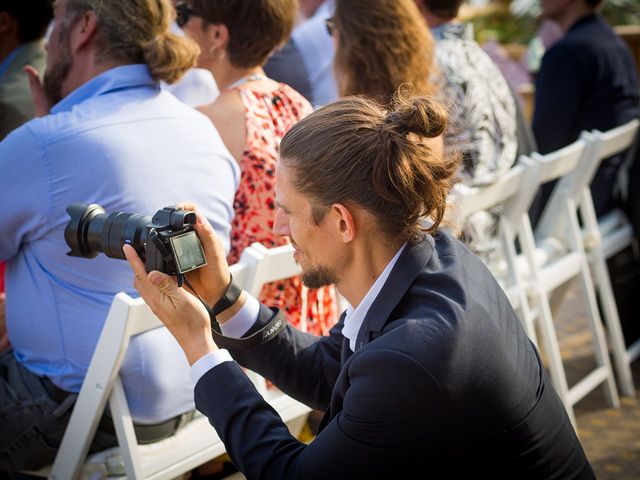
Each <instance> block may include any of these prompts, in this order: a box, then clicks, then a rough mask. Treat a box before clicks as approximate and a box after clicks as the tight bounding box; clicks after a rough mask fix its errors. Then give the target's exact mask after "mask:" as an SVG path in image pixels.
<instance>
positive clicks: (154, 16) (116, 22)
mask: <svg viewBox="0 0 640 480" xmlns="http://www.w3.org/2000/svg"><path fill="white" fill-rule="evenodd" d="M89 10H91V11H93V12H95V14H96V16H97V19H98V26H99V42H100V53H99V57H98V58H99V60H102V61H116V62H121V63H122V64H129V63H145V64H146V65H147V66H148V67H149V70H150V72H151V75H152V77H153V78H154V80H163V81H165V82H167V83H173V82H176V81H177V80H179V79H180V78H181V77H182V75H184V73H185V72H186V71H187V70H188V69H189V68H191V67H193V66H194V65H195V64H196V61H197V59H198V54H199V53H200V51H199V49H198V46H197V45H196V44H195V43H194V42H193V41H192V40H190V39H188V38H187V37H180V36H178V35H176V34H174V33H171V32H170V31H169V29H170V26H171V22H172V20H173V19H174V17H175V9H174V8H173V6H172V5H171V2H170V1H169V0H127V1H124V0H118V1H112V2H104V0H67V4H66V10H65V18H67V19H68V18H76V17H77V15H80V14H82V13H84V12H86V11H89Z"/></svg>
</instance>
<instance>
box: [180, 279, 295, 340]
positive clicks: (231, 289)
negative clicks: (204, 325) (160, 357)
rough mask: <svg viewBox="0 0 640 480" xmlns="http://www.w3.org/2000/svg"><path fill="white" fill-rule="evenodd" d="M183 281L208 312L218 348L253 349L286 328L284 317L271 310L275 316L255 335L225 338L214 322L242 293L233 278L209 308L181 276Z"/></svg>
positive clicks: (280, 312)
mask: <svg viewBox="0 0 640 480" xmlns="http://www.w3.org/2000/svg"><path fill="white" fill-rule="evenodd" d="M183 280H184V282H185V284H186V286H187V287H188V288H189V289H190V290H191V291H192V292H193V293H194V294H195V295H196V297H198V299H199V300H200V301H201V302H202V304H203V305H204V306H205V307H206V309H207V311H208V312H209V318H210V320H211V336H212V337H213V340H214V341H215V342H216V345H218V347H220V348H229V349H232V350H244V349H246V348H251V347H255V346H256V345H261V344H263V343H267V342H268V341H269V340H271V339H272V338H274V337H275V336H277V335H278V334H279V333H280V332H282V330H284V328H285V327H286V326H287V320H286V319H285V317H284V314H283V313H282V311H281V310H279V309H271V311H272V312H275V315H274V316H273V318H272V319H271V320H269V323H267V324H266V325H265V326H264V327H262V328H261V329H260V330H258V331H257V332H255V333H252V334H251V335H249V336H247V337H242V338H232V337H226V336H224V335H223V334H222V330H220V325H219V324H218V321H217V320H216V314H219V313H220V312H223V311H224V310H226V309H227V308H229V307H230V306H231V305H233V304H234V303H235V302H236V300H237V299H238V298H239V297H240V294H241V293H242V288H240V286H238V285H237V284H236V283H235V282H234V281H233V277H231V278H230V279H229V285H228V286H227V288H226V290H225V292H224V294H223V295H222V298H223V299H221V300H219V301H218V302H217V303H216V305H214V306H213V307H212V308H210V307H209V306H208V305H207V303H206V302H205V301H204V300H203V299H202V297H201V296H200V295H199V294H198V292H196V290H195V289H194V288H193V286H192V285H191V283H190V282H189V280H187V278H186V277H184V276H183Z"/></svg>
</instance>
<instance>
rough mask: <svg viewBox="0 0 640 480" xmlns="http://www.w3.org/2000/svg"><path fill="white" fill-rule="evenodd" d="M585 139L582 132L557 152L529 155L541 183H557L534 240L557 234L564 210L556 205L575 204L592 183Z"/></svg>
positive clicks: (586, 139) (588, 147)
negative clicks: (538, 171)
mask: <svg viewBox="0 0 640 480" xmlns="http://www.w3.org/2000/svg"><path fill="white" fill-rule="evenodd" d="M588 137H589V134H588V133H587V132H583V133H582V134H581V135H580V138H579V139H578V140H576V141H575V142H573V143H572V144H570V145H568V146H566V147H564V148H561V149H560V150H556V151H555V152H552V153H549V154H547V155H540V154H538V153H535V154H533V155H532V156H531V158H532V159H533V160H534V161H536V162H537V163H538V164H539V166H540V184H544V183H547V182H551V181H556V180H557V183H556V184H555V186H554V188H553V191H552V193H551V196H550V197H549V200H548V201H547V203H546V205H545V207H544V210H543V211H542V215H541V217H540V221H539V223H538V226H537V227H536V231H535V234H536V237H537V238H545V237H549V236H553V235H554V234H556V233H557V229H558V228H560V227H561V225H562V220H561V219H562V217H563V215H564V210H563V209H562V208H558V206H559V205H565V204H566V203H567V202H574V203H576V204H577V202H578V200H579V198H580V196H581V195H582V191H583V189H584V187H585V186H587V185H589V183H590V182H591V178H592V177H593V168H592V166H591V163H592V160H591V157H590V150H591V149H590V147H591V145H590V142H589V138H588Z"/></svg>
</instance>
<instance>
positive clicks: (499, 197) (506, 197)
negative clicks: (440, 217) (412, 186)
mask: <svg viewBox="0 0 640 480" xmlns="http://www.w3.org/2000/svg"><path fill="white" fill-rule="evenodd" d="M537 182H538V171H537V165H536V164H535V162H533V161H531V159H529V158H528V157H526V156H522V157H520V160H519V161H518V163H517V164H516V165H515V166H514V167H512V168H511V169H509V171H508V172H506V173H505V174H504V175H501V176H499V177H497V178H496V179H495V180H494V181H493V182H492V183H490V184H488V185H479V186H473V187H469V186H466V185H463V184H458V185H456V186H455V187H454V188H453V189H452V192H451V194H450V196H449V209H450V210H452V211H453V213H452V214H451V217H450V218H449V221H450V222H453V223H455V224H457V225H462V224H463V223H464V222H465V221H466V220H467V219H468V218H469V217H470V216H472V215H473V214H474V213H476V212H481V211H486V210H490V209H492V208H494V207H496V206H498V205H502V211H501V213H500V216H501V217H502V216H504V215H506V217H507V219H508V220H509V221H510V223H512V224H514V220H515V219H516V218H517V217H518V216H519V215H520V214H521V213H523V212H525V211H526V209H527V208H528V207H529V205H530V204H531V202H532V201H533V197H534V196H535V193H536V189H537Z"/></svg>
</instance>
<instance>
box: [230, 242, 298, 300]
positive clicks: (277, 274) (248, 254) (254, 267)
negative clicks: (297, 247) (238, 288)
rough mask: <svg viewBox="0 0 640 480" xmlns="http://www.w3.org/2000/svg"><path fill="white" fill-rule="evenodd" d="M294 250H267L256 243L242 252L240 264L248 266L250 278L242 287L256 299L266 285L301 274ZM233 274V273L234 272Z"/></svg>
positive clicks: (282, 248)
mask: <svg viewBox="0 0 640 480" xmlns="http://www.w3.org/2000/svg"><path fill="white" fill-rule="evenodd" d="M293 252H294V248H293V247H292V246H291V245H282V246H280V247H273V248H266V247H265V246H264V245H262V244H260V243H254V244H252V245H250V246H249V247H248V248H246V249H245V250H244V251H243V252H242V256H241V257H240V262H239V263H245V264H247V271H248V272H250V278H247V281H246V283H244V284H242V283H241V285H242V287H243V288H244V289H245V290H246V291H247V292H249V293H250V294H251V295H253V296H254V297H258V296H259V295H260V291H261V290H262V287H263V285H264V284H265V283H269V282H274V281H276V280H284V279H286V278H290V277H294V276H296V275H299V274H300V266H299V265H298V264H297V263H296V262H295V260H294V259H293ZM232 274H233V271H232Z"/></svg>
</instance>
